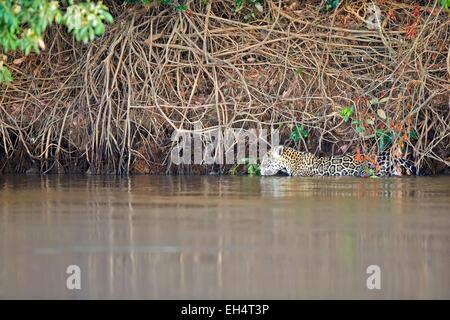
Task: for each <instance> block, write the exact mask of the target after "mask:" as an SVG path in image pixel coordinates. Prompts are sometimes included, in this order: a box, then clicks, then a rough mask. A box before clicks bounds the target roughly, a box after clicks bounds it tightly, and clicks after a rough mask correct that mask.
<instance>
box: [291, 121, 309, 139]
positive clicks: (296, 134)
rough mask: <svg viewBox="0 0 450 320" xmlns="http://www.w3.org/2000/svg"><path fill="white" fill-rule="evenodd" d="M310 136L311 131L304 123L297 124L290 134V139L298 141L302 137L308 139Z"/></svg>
mask: <svg viewBox="0 0 450 320" xmlns="http://www.w3.org/2000/svg"><path fill="white" fill-rule="evenodd" d="M308 136H309V132H308V131H307V130H306V129H305V128H304V127H303V126H302V125H296V126H295V128H294V130H292V132H291V134H290V135H289V139H290V140H293V141H295V142H298V141H300V139H301V138H304V139H306V138H308Z"/></svg>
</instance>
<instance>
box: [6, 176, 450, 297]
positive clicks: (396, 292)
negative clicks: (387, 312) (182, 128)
mask: <svg viewBox="0 0 450 320" xmlns="http://www.w3.org/2000/svg"><path fill="white" fill-rule="evenodd" d="M69 265H77V266H79V268H80V280H81V289H80V290H69V289H68V288H67V286H66V282H67V278H68V277H69V275H68V274H67V273H66V269H67V267H68V266H69ZM370 265H376V266H379V268H380V274H379V279H380V284H381V289H379V290H378V289H373V290H369V289H368V288H367V278H368V277H369V276H370V274H368V273H367V272H366V271H367V267H368V266H370ZM449 271H450V177H448V176H446V177H416V178H390V179H361V178H295V177H196V176H184V177H180V176H178V177H163V176H156V177H155V176H134V177H122V178H120V177H112V176H106V177H105V176H98V177H96V176H43V177H40V176H2V177H0V298H27V299H28V298H57V299H74V298H75V299H79V298H87V299H91V298H104V299H108V298H137V299H140V298H150V299H153V298H157V299H165V298H175V299H213V298H218V299H222V298H225V299H240V298H249V299H264V298H266V299H281V298H286V299H303V298H343V299H347V298H374V299H385V298H426V299H428V298H447V299H449V298H450V272H449Z"/></svg>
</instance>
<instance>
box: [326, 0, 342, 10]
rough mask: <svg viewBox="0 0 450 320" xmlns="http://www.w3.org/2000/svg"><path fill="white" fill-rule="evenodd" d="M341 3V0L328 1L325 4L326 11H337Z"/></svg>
mask: <svg viewBox="0 0 450 320" xmlns="http://www.w3.org/2000/svg"><path fill="white" fill-rule="evenodd" d="M339 2H340V0H327V1H326V2H325V10H326V11H331V10H335V9H336V8H337V7H338V5H339Z"/></svg>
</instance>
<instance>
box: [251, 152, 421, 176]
mask: <svg viewBox="0 0 450 320" xmlns="http://www.w3.org/2000/svg"><path fill="white" fill-rule="evenodd" d="M260 170H261V175H263V176H271V175H276V174H278V173H284V174H287V175H290V176H359V177H364V176H379V177H389V176H402V175H418V172H417V169H416V167H415V165H414V163H413V162H411V161H409V160H406V159H403V158H398V157H394V156H391V154H390V153H389V152H387V151H384V152H381V153H380V154H378V155H377V156H376V157H372V158H370V157H368V156H364V155H360V154H355V155H352V154H345V155H339V156H325V157H319V156H316V155H314V154H312V153H309V152H302V151H298V150H296V149H294V148H291V147H286V146H277V147H275V148H273V149H272V150H270V151H269V152H267V153H266V155H265V156H264V157H263V159H262V161H261V165H260Z"/></svg>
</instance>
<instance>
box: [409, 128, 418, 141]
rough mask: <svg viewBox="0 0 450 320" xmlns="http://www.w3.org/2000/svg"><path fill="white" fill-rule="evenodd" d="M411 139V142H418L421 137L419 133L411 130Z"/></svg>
mask: <svg viewBox="0 0 450 320" xmlns="http://www.w3.org/2000/svg"><path fill="white" fill-rule="evenodd" d="M409 139H410V140H418V139H419V135H418V134H417V131H416V130H414V129H411V130H410V131H409Z"/></svg>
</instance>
